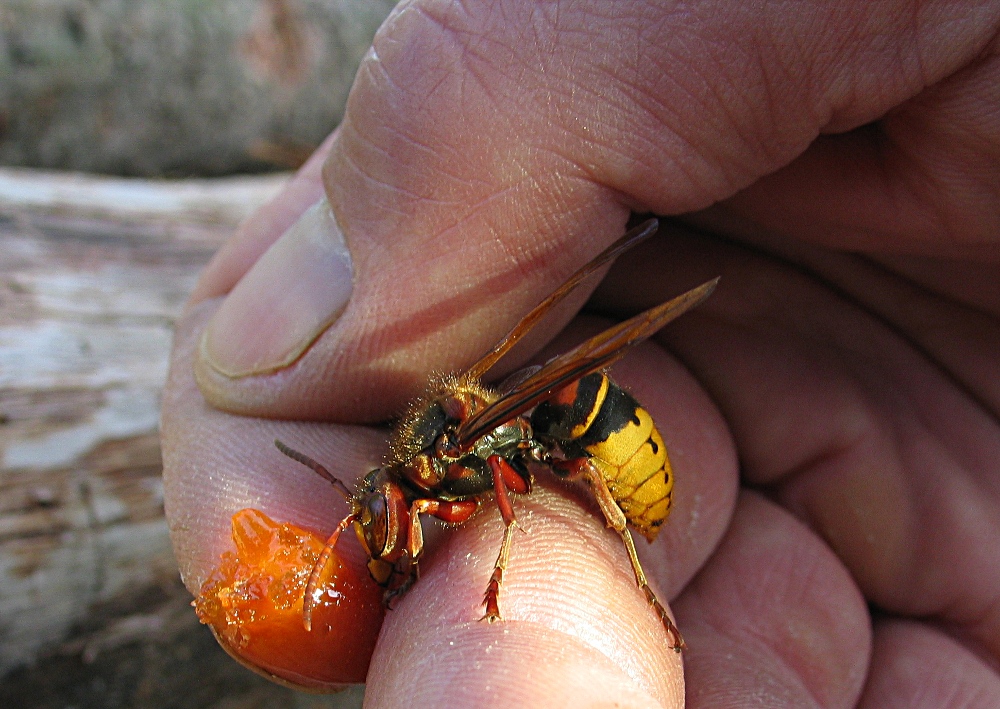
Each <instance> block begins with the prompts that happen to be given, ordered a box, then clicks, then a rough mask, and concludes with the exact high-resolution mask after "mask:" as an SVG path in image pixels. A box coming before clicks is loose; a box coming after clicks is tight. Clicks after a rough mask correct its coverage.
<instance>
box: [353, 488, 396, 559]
mask: <svg viewBox="0 0 1000 709" xmlns="http://www.w3.org/2000/svg"><path fill="white" fill-rule="evenodd" d="M360 521H361V530H362V532H363V534H361V535H359V539H360V540H361V544H362V546H364V547H365V551H366V552H368V556H369V557H371V558H372V559H378V558H380V557H382V556H383V555H385V553H386V552H387V551H388V549H387V548H386V545H387V544H388V541H389V510H388V505H387V504H386V499H385V496H384V495H371V496H370V497H369V498H368V499H366V500H365V502H364V505H363V507H362V509H361V520H360Z"/></svg>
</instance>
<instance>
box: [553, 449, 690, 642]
mask: <svg viewBox="0 0 1000 709" xmlns="http://www.w3.org/2000/svg"><path fill="white" fill-rule="evenodd" d="M557 465H558V467H559V471H558V472H559V473H560V474H561V475H566V477H582V478H583V479H584V480H586V481H587V483H588V484H589V485H590V489H591V490H592V491H593V492H594V497H595V498H596V499H597V504H598V506H599V507H600V508H601V512H603V513H604V519H605V520H606V521H607V523H608V526H609V527H612V528H613V529H614V530H615V531H616V532H618V534H619V536H621V538H622V542H623V543H624V544H625V551H626V552H628V559H629V561H630V562H631V563H632V573H633V574H635V582H636V585H638V586H639V588H640V589H642V592H643V594H645V596H646V601H647V602H648V603H649V605H651V606H652V607H653V610H654V611H656V614H657V615H658V616H659V617H660V621H661V622H662V623H663V627H664V628H666V630H667V635H668V636H669V637H670V649H672V650H675V651H676V652H680V651H681V650H683V649H684V647H685V645H684V638H683V637H681V633H680V631H679V630H677V626H676V625H674V621H673V620H671V618H670V615H669V614H668V613H667V609H666V608H664V607H663V604H662V603H660V599H658V598H657V597H656V594H655V593H653V589H651V588H650V587H649V582H647V581H646V574H645V573H644V572H643V570H642V565H641V564H640V563H639V556H638V555H637V554H636V552H635V542H633V541H632V534H631V533H630V532H629V531H628V527H626V524H627V523H628V520H627V519H626V518H625V513H624V512H622V508H621V507H619V506H618V503H617V502H616V501H615V498H614V495H612V494H611V490H609V489H608V484H607V483H606V482H605V480H604V477H603V476H602V475H601V472H600V470H598V469H597V468H596V467H594V465H593V464H592V463H591V462H590V461H589V460H587V459H586V458H574V459H570V460H565V461H559V462H558V464H557Z"/></svg>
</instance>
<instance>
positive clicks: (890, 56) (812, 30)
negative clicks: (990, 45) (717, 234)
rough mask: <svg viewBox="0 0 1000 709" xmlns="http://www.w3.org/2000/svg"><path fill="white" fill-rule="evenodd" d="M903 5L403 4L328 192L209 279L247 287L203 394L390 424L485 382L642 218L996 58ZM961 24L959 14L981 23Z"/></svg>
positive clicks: (217, 290)
mask: <svg viewBox="0 0 1000 709" xmlns="http://www.w3.org/2000/svg"><path fill="white" fill-rule="evenodd" d="M931 4H933V3H931ZM911 5H912V3H904V2H902V1H899V2H891V3H859V4H858V5H857V7H856V8H855V9H854V10H853V11H851V12H842V11H839V10H837V9H835V8H832V7H831V6H830V4H829V3H803V4H802V7H801V8H799V7H797V8H796V12H794V13H788V12H786V9H785V8H784V7H783V6H781V5H774V6H773V7H771V6H767V7H765V8H760V7H757V6H756V5H749V4H744V5H736V6H734V5H733V4H732V3H721V2H719V3H711V2H710V3H705V4H704V6H701V5H700V6H699V11H698V12H691V13H678V12H676V11H675V9H674V6H673V4H671V3H626V4H621V3H619V4H615V5H614V8H615V12H614V13H611V12H608V5H607V3H604V2H601V1H599V0H591V1H589V2H580V3H573V4H572V5H571V6H568V7H566V6H563V5H561V4H557V6H558V11H557V12H551V11H550V10H551V8H550V7H549V5H546V4H545V3H507V4H503V3H501V4H500V5H497V4H496V3H472V4H468V3H450V2H439V1H438V0H412V1H411V2H406V3H401V4H400V5H398V6H397V8H396V10H395V11H394V12H393V14H392V15H391V16H390V17H389V19H388V20H386V22H385V23H384V24H383V26H382V27H381V28H380V30H379V32H378V34H377V35H376V37H375V39H374V42H373V46H372V49H371V51H370V52H369V54H368V56H367V57H366V58H365V60H364V61H363V62H362V65H361V67H360V69H359V73H358V76H357V78H356V81H355V84H354V87H353V89H352V92H351V96H350V98H349V100H348V105H347V107H346V111H345V116H344V121H343V123H342V125H341V127H340V129H339V132H338V134H337V135H336V136H335V137H334V138H333V140H332V142H331V145H330V146H329V154H328V156H327V157H326V159H325V164H323V165H322V185H321V184H320V181H319V180H318V179H317V178H318V177H319V176H320V164H319V160H318V159H317V160H316V161H314V162H313V163H312V164H311V165H309V166H307V168H306V171H305V172H304V174H303V176H302V177H301V178H300V180H298V181H297V182H296V183H294V184H293V186H292V187H291V188H290V190H289V193H288V194H286V198H287V200H286V201H285V202H284V204H285V206H284V207H280V206H273V207H272V208H271V209H269V210H268V211H267V212H266V213H264V214H263V215H261V216H260V217H259V218H258V219H257V220H255V221H253V222H251V223H250V224H249V225H247V226H246V227H245V228H244V229H243V230H242V232H241V233H240V234H239V235H238V236H237V237H236V239H235V241H234V244H233V245H232V246H231V248H228V249H226V250H225V251H224V252H223V253H222V254H221V255H220V258H219V260H218V261H217V262H216V264H214V265H213V268H211V269H210V270H209V272H208V273H207V275H206V277H205V278H206V280H205V281H203V282H202V285H201V287H200V288H199V291H198V292H199V294H201V295H206V294H216V295H221V294H223V293H226V292H227V291H228V290H229V288H230V286H231V285H232V283H233V282H236V281H238V283H237V284H236V285H235V287H234V288H233V289H232V292H230V293H229V294H228V297H227V298H226V300H225V302H224V303H223V304H222V306H221V307H220V308H219V310H218V312H217V314H216V315H215V317H214V318H213V319H212V321H211V323H210V325H209V327H208V330H207V332H206V334H205V336H204V338H203V341H202V345H201V348H200V350H199V355H198V360H197V369H196V372H197V376H198V381H199V385H200V387H201V389H202V391H203V392H204V394H205V395H206V397H207V398H208V400H209V401H210V403H212V404H214V405H216V406H217V407H219V408H223V409H227V410H230V411H234V412H238V413H243V414H252V415H266V416H281V417H288V418H326V419H334V420H351V421H364V420H373V419H381V418H384V417H386V416H387V415H389V414H391V413H394V412H396V411H398V410H399V407H400V405H401V404H402V402H403V401H405V400H406V399H408V398H410V397H411V396H412V395H413V394H414V393H415V391H416V390H417V389H418V388H419V387H420V386H421V384H422V382H423V381H424V379H425V376H426V372H427V371H428V370H431V369H440V370H460V369H462V368H464V367H465V366H468V365H469V364H471V363H472V362H473V361H474V360H475V359H476V358H477V357H478V356H479V355H481V354H482V353H483V352H485V351H486V350H488V349H489V347H490V346H491V345H492V344H493V343H494V342H495V341H496V340H497V339H498V338H499V337H500V336H501V335H502V334H503V333H504V332H506V331H507V330H508V329H509V328H510V327H511V326H512V325H514V323H515V322H516V321H517V319H518V316H519V315H520V314H522V313H524V312H526V311H527V310H528V309H529V308H531V307H532V306H533V305H535V304H536V303H538V302H539V301H540V300H541V299H542V298H543V297H544V296H545V295H546V294H548V293H549V292H551V291H552V290H553V289H554V287H556V286H557V285H558V284H559V283H560V282H561V281H562V279H564V278H565V277H567V276H568V275H569V274H570V273H572V272H573V271H575V270H576V269H577V268H578V267H579V266H581V265H582V264H584V263H585V262H586V261H587V260H588V259H589V258H590V257H592V256H594V255H595V254H597V253H598V252H600V251H601V250H602V248H603V247H604V246H606V245H607V244H609V243H610V242H611V241H613V240H614V239H615V238H617V237H618V236H619V235H620V234H621V233H622V230H623V227H624V224H625V221H626V218H627V215H628V212H629V210H630V209H632V210H636V211H655V212H657V213H660V214H679V213H682V212H689V211H692V210H695V209H699V208H702V207H706V206H708V205H710V204H712V203H714V202H717V201H719V200H721V199H724V198H726V197H729V196H731V195H733V194H734V193H735V192H737V191H738V190H740V189H742V188H745V187H747V186H748V185H751V184H752V183H754V182H755V181H756V180H758V179H759V178H760V177H761V176H762V175H767V174H770V173H772V172H774V171H775V170H776V169H778V168H779V167H781V166H784V165H787V164H788V163H790V162H791V161H793V160H794V159H795V158H796V157H798V156H800V155H801V154H802V153H803V152H804V151H806V150H807V148H808V147H809V145H810V143H811V142H812V141H813V140H814V139H815V137H816V136H817V135H818V134H819V133H821V132H824V131H827V132H828V131H844V130H848V129H850V128H852V127H854V126H858V125H862V124H865V123H867V122H869V121H872V120H875V119H877V118H878V117H880V116H882V115H884V114H885V113H886V112H887V111H888V110H889V109H891V108H892V107H893V106H895V105H897V104H899V103H900V102H902V101H905V100H906V99H908V98H910V97H912V96H913V95H914V94H915V93H917V92H918V91H919V90H920V89H921V88H922V87H923V86H924V83H922V82H921V81H913V80H910V79H908V78H907V77H912V76H914V75H915V72H914V71H912V70H910V69H908V68H907V67H909V68H912V67H913V66H920V67H921V68H922V69H923V73H922V74H920V76H922V77H924V80H926V81H935V80H937V79H939V78H940V77H942V76H944V75H947V73H948V72H950V71H953V70H954V67H955V65H956V63H958V62H959V61H960V60H962V58H963V57H968V56H970V55H975V53H976V52H978V51H981V49H980V48H981V45H982V42H979V43H978V44H976V43H974V42H972V41H964V42H963V43H962V47H961V51H958V50H956V51H954V52H953V51H952V50H951V49H950V47H951V43H950V42H947V41H944V40H943V39H942V37H943V36H944V34H943V33H948V32H950V31H951V30H950V29H949V28H950V27H951V23H950V22H945V21H943V20H942V21H940V22H928V23H917V25H918V29H919V30H920V31H924V32H926V33H927V36H921V37H920V38H919V39H920V41H917V40H916V39H915V38H914V32H915V30H914V27H913V26H911V25H912V23H908V22H907V20H906V18H907V17H909V16H910V15H909V13H910V11H911V10H912V7H911ZM897 6H898V7H897ZM964 7H966V6H965V5H961V6H957V5H955V4H950V5H948V8H947V12H949V13H951V15H949V17H951V16H952V15H953V16H954V17H952V19H955V20H961V21H962V22H965V23H972V22H975V19H976V18H975V13H974V12H973V11H971V10H962V9H961V8H964ZM939 12H941V13H945V12H946V10H943V9H942V10H940V11H939ZM762 13H763V14H762ZM772 14H773V16H770V15H772ZM942 16H943V15H942ZM939 35H941V36H939ZM977 36H978V35H977ZM845 37H850V38H855V37H861V38H862V39H864V40H865V41H864V42H861V43H860V45H858V46H856V43H855V42H849V41H845V40H844V38H845ZM790 38H791V39H790ZM859 46H860V49H859ZM723 49H724V51H723ZM719 52H722V53H721V54H720V53H719ZM959 55H961V56H959ZM748 57H749V58H752V59H750V60H748ZM956 57H957V58H956ZM873 66H874V67H875V69H873ZM873 76H877V77H878V88H877V90H876V89H873V88H872V86H871V81H872V77H873ZM776 106H780V110H775V107H776ZM323 194H325V198H326V202H325V203H323V204H319V205H318V206H316V207H314V208H312V209H309V210H304V204H305V203H306V202H308V201H309V200H308V199H307V198H308V197H311V198H313V199H312V201H316V200H318V199H319V198H320V197H322V196H323ZM298 214H301V217H300V218H299V219H298V221H294V215H298ZM292 222H294V224H292ZM285 227H288V228H287V229H286V228H285ZM265 249H266V251H265ZM261 253H263V255H260V254H261ZM257 257H259V258H257ZM251 264H253V265H252V266H251ZM582 296H583V294H580V297H582ZM577 302H579V298H578V299H577ZM564 315H568V313H564ZM549 331H552V328H550V329H549ZM542 334H543V333H542V332H539V333H536V337H537V336H541V335H542ZM532 344H533V345H535V346H537V345H538V344H540V343H538V342H537V341H536V342H534V343H528V344H527V346H528V347H530V346H531V345H532Z"/></svg>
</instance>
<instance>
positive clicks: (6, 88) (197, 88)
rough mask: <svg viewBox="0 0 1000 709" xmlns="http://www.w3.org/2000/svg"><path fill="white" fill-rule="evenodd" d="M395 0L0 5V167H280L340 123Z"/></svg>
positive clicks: (152, 170) (149, 172) (96, 0)
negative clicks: (359, 72) (363, 63)
mask: <svg viewBox="0 0 1000 709" xmlns="http://www.w3.org/2000/svg"><path fill="white" fill-rule="evenodd" d="M394 4H395V0H129V1H128V2H122V0H87V1H82V0H45V1H44V2H39V0H4V2H3V3H0V164H3V165H8V166H28V167H45V168H51V169H60V170H85V171H88V172H102V173H109V174H120V175H143V176H153V175H164V174H168V175H201V176H204V175H221V174H231V173H234V172H249V171H255V170H261V169H263V168H266V167H268V166H271V167H272V169H273V166H274V165H278V166H284V167H294V166H295V165H294V164H295V163H296V162H297V161H299V160H301V158H302V156H303V155H305V154H308V153H309V152H311V149H312V148H313V147H315V146H316V145H317V144H318V143H319V142H320V141H321V140H322V139H323V138H324V137H325V136H326V134H327V133H329V132H330V131H331V130H332V129H333V128H334V126H336V125H337V124H338V123H339V122H340V118H341V116H342V113H343V106H344V102H345V100H346V98H347V93H348V91H349V89H350V86H351V83H352V81H353V79H354V75H355V73H356V71H357V67H358V62H359V61H360V59H361V57H362V56H363V55H364V53H365V51H367V49H368V46H369V44H370V43H371V39H372V36H373V35H374V33H375V30H376V29H377V28H378V26H379V25H380V24H381V23H382V20H383V19H384V18H385V16H386V15H387V14H388V13H389V11H390V9H391V8H392V6H393V5H394Z"/></svg>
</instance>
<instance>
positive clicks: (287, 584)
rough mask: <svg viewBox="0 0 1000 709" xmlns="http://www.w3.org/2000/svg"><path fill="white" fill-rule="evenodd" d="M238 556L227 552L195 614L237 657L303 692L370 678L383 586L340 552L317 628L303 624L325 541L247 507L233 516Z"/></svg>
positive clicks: (325, 585)
mask: <svg viewBox="0 0 1000 709" xmlns="http://www.w3.org/2000/svg"><path fill="white" fill-rule="evenodd" d="M233 541H234V542H235V543H236V552H235V553H233V552H225V553H224V554H222V557H221V559H220V562H219V566H218V567H217V568H216V569H215V571H213V572H212V574H211V576H209V578H208V580H207V581H205V583H204V585H202V587H201V593H200V594H199V595H198V598H197V599H196V601H195V604H194V605H195V611H196V612H197V614H198V618H199V619H200V620H201V622H202V623H205V624H206V625H209V626H211V628H212V630H213V632H214V633H215V636H216V638H218V640H219V643H221V644H222V646H223V647H224V648H225V649H226V650H227V651H228V652H229V654H231V655H232V656H233V657H235V658H236V659H237V660H239V661H240V662H242V663H243V664H245V665H247V666H248V667H250V669H252V670H255V671H257V672H259V673H261V674H264V675H265V676H268V677H271V678H272V679H275V680H276V681H279V682H281V683H283V684H289V685H292V686H295V687H298V688H301V689H310V690H314V691H322V690H324V689H329V690H333V689H336V688H338V686H341V685H344V684H352V683H358V682H364V681H365V675H366V674H367V672H368V662H369V660H370V659H371V655H372V651H373V650H374V649H375V640H376V639H377V637H378V632H379V629H380V627H381V625H382V616H383V609H382V601H381V595H382V594H381V589H380V588H379V587H378V586H376V585H375V583H374V582H373V581H372V580H371V579H370V578H369V577H368V573H367V571H366V570H365V569H364V567H361V568H360V569H359V568H355V567H353V566H350V565H348V564H346V563H344V562H343V561H342V560H341V558H340V557H339V556H337V554H336V553H334V554H333V556H332V557H331V559H330V563H329V564H328V565H327V568H326V571H325V573H324V575H323V578H322V583H321V584H320V587H319V588H318V589H317V592H316V597H317V603H316V606H315V607H314V609H313V615H312V630H310V631H307V630H306V629H305V627H304V625H303V622H302V601H303V594H304V592H305V587H306V582H307V581H308V580H309V573H310V571H311V570H312V567H313V565H314V563H315V561H316V559H317V557H318V556H319V554H320V552H321V551H322V550H323V545H324V541H325V540H324V539H322V538H321V537H319V536H317V535H316V534H314V533H313V532H310V531H308V530H305V529H302V528H301V527H297V526H295V525H292V524H280V523H278V522H275V521H274V520H272V519H271V518H269V517H268V516H267V515H265V514H264V513H263V512H260V511H258V510H253V509H246V510H241V511H239V512H237V513H236V514H235V515H233Z"/></svg>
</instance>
